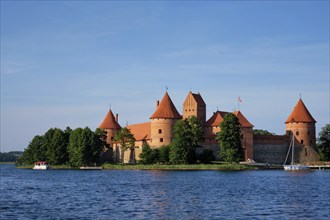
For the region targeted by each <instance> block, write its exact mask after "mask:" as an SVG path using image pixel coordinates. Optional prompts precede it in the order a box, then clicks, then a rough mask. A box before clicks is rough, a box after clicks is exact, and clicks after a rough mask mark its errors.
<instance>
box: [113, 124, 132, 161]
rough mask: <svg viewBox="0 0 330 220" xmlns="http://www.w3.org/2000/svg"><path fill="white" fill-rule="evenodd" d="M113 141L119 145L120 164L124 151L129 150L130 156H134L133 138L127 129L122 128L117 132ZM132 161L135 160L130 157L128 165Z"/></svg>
mask: <svg viewBox="0 0 330 220" xmlns="http://www.w3.org/2000/svg"><path fill="white" fill-rule="evenodd" d="M114 140H115V141H117V142H118V143H119V144H120V149H121V154H120V156H121V162H122V163H124V154H125V151H126V150H128V149H130V150H131V156H134V147H135V138H134V136H133V134H132V133H131V131H130V130H129V129H128V128H123V129H121V130H120V131H119V132H117V133H116V135H115V137H114ZM134 159H135V158H133V157H132V158H131V161H130V163H133V162H135V161H134Z"/></svg>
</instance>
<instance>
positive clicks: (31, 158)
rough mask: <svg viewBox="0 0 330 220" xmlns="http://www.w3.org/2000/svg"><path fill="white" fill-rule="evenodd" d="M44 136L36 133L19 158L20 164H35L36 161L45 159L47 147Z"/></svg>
mask: <svg viewBox="0 0 330 220" xmlns="http://www.w3.org/2000/svg"><path fill="white" fill-rule="evenodd" d="M44 139H45V138H44V136H40V135H36V136H34V137H33V139H32V141H31V142H30V143H29V145H28V147H27V148H26V149H25V150H24V152H23V155H22V157H20V158H19V160H18V163H19V164H33V163H35V162H36V161H45V160H47V157H46V149H45V148H44V147H45V145H44Z"/></svg>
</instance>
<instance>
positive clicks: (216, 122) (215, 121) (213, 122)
mask: <svg viewBox="0 0 330 220" xmlns="http://www.w3.org/2000/svg"><path fill="white" fill-rule="evenodd" d="M228 113H229V112H221V111H216V112H214V113H213V115H212V117H211V118H210V119H209V120H207V122H206V124H205V125H206V126H207V127H214V126H220V124H221V122H222V120H223V117H225V115H226V114H228Z"/></svg>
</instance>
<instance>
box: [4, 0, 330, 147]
mask: <svg viewBox="0 0 330 220" xmlns="http://www.w3.org/2000/svg"><path fill="white" fill-rule="evenodd" d="M329 75H330V73H329V1H180V2H177V1H124V2H122V1H44V2H42V1H1V149H0V150H1V152H8V151H14V150H23V149H24V148H26V147H27V146H28V144H29V142H30V141H31V140H32V138H33V137H34V136H35V135H42V134H44V133H45V132H46V131H47V130H48V129H49V128H54V127H58V128H61V129H65V128H66V127H67V126H70V127H71V128H77V127H86V126H88V127H90V128H91V129H92V130H94V129H96V128H97V127H98V126H99V125H100V123H101V122H102V120H103V118H104V117H105V115H106V113H107V112H108V110H109V108H110V107H111V109H112V111H113V112H114V113H118V114H119V123H120V124H121V125H122V126H125V125H126V124H135V123H141V122H147V121H149V120H150V119H149V117H150V116H151V114H152V113H153V112H154V111H155V108H156V100H157V99H161V98H162V97H163V95H164V93H165V92H166V87H167V88H168V93H169V95H170V97H171V99H172V100H173V102H174V104H175V106H176V108H177V109H178V111H179V112H182V104H183V102H184V99H185V97H186V96H187V94H188V93H189V91H192V92H194V93H198V92H200V94H201V95H202V97H203V99H204V101H205V102H206V106H207V118H209V117H211V115H212V113H213V112H215V111H216V110H217V109H219V110H221V111H229V112H230V111H233V110H235V109H237V108H238V102H237V100H238V97H240V98H241V100H242V102H241V103H240V106H239V110H240V111H241V112H242V113H243V114H244V115H245V116H246V118H247V119H248V120H249V121H250V122H251V123H252V124H253V125H254V128H255V129H265V130H268V131H270V132H273V133H276V134H284V133H285V124H284V122H285V120H286V119H287V117H288V116H289V115H290V113H291V111H292V110H293V108H294V106H295V105H296V103H297V102H298V100H299V98H300V96H301V97H302V100H303V101H304V103H305V105H306V106H307V108H308V109H309V111H310V113H311V114H312V116H313V117H314V118H315V120H316V121H317V124H316V129H317V130H316V131H317V134H318V133H319V132H320V130H321V128H322V127H324V126H325V125H326V124H329V121H330V119H329V118H330V116H329V114H330V113H329V112H330V90H329V89H330V88H329V84H330V79H329Z"/></svg>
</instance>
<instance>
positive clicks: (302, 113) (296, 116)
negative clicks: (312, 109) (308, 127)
mask: <svg viewBox="0 0 330 220" xmlns="http://www.w3.org/2000/svg"><path fill="white" fill-rule="evenodd" d="M290 122H307V123H316V121H315V119H314V118H313V116H312V115H311V113H309V111H308V109H307V108H306V106H305V104H304V102H303V101H302V100H301V99H299V101H298V103H297V104H296V106H295V107H294V109H293V111H292V112H291V114H290V116H289V117H288V119H286V121H285V123H290Z"/></svg>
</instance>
